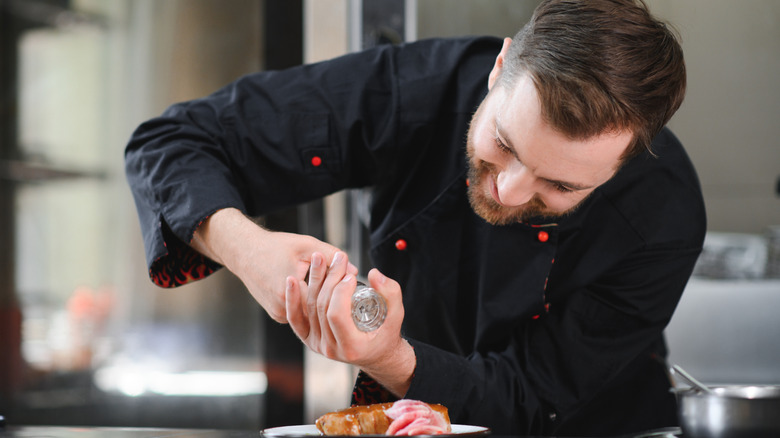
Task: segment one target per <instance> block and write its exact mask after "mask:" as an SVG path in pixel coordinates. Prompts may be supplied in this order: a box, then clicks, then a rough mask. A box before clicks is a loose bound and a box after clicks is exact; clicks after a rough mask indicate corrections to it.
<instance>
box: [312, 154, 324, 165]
mask: <svg viewBox="0 0 780 438" xmlns="http://www.w3.org/2000/svg"><path fill="white" fill-rule="evenodd" d="M320 164H322V158H320V157H316V156H315V157H311V165H312V166H314V167H318V166H319V165H320Z"/></svg>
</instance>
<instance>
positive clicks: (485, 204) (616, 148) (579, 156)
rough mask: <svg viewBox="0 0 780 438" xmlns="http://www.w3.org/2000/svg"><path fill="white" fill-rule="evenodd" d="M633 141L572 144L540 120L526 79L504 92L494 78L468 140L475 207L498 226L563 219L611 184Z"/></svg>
mask: <svg viewBox="0 0 780 438" xmlns="http://www.w3.org/2000/svg"><path fill="white" fill-rule="evenodd" d="M505 47H506V46H505ZM502 53H503V51H502ZM500 57H501V55H499V59H498V60H497V62H496V68H498V69H500V68H501V65H502V62H501V58H500ZM494 72H495V69H494ZM631 139H632V136H631V133H630V132H616V133H611V132H610V133H604V134H600V135H598V136H595V137H592V138H589V139H587V140H572V139H570V138H569V137H567V136H565V135H564V134H562V133H560V132H558V131H556V130H555V129H553V128H552V127H551V126H550V125H549V124H547V123H546V122H545V121H544V120H543V118H542V113H541V105H540V103H539V100H538V97H537V92H536V88H535V86H534V84H533V82H532V80H531V78H530V77H529V76H527V75H526V76H521V77H519V78H518V79H517V81H516V83H515V84H514V86H513V87H507V86H504V85H502V84H498V83H497V82H496V80H495V76H493V75H491V81H490V92H489V93H488V96H487V97H486V98H485V100H484V101H483V102H482V104H481V105H480V106H479V108H478V109H477V112H476V113H475V114H474V117H473V118H472V121H471V126H470V128H469V133H468V142H467V151H468V157H469V168H470V169H469V198H470V200H471V205H472V207H473V208H474V211H475V212H476V213H477V214H479V215H480V216H481V217H482V218H484V219H485V220H487V221H488V222H490V223H492V224H496V225H502V224H509V223H513V222H518V221H523V220H525V219H527V218H530V217H533V216H547V217H558V216H561V215H564V214H566V213H568V212H570V211H572V210H574V209H575V208H576V207H577V206H578V205H580V204H581V203H582V202H583V201H584V200H585V199H586V198H587V197H588V195H590V194H591V193H592V192H593V191H594V190H595V189H596V187H598V186H600V185H602V184H604V183H605V182H607V181H608V180H609V179H610V178H612V176H613V175H614V174H615V172H616V171H617V169H618V167H619V164H620V156H621V154H622V153H623V152H624V151H625V149H626V147H627V146H628V144H629V142H630V141H631Z"/></svg>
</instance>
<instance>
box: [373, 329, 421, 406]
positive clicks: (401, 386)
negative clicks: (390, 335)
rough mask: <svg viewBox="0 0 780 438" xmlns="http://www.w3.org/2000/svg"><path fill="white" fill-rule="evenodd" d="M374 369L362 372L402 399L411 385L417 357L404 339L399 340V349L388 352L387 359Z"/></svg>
mask: <svg viewBox="0 0 780 438" xmlns="http://www.w3.org/2000/svg"><path fill="white" fill-rule="evenodd" d="M380 362H381V363H380V364H378V366H376V367H372V366H369V367H365V368H363V371H365V372H366V374H368V375H370V376H371V377H373V378H374V380H376V381H377V383H379V384H380V385H382V386H384V387H385V388H386V389H387V390H388V391H390V392H391V393H393V395H395V396H396V397H403V396H404V395H405V394H406V392H407V391H408V390H409V387H410V386H411V384H412V377H413V376H414V370H415V368H416V367H417V356H416V354H415V353H414V348H413V347H412V346H411V344H409V342H408V341H407V340H406V339H403V338H401V342H400V343H399V347H398V348H397V349H394V350H393V351H391V352H389V354H388V356H387V358H384V359H383V360H381V361H380Z"/></svg>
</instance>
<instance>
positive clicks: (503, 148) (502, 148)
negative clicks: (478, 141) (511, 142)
mask: <svg viewBox="0 0 780 438" xmlns="http://www.w3.org/2000/svg"><path fill="white" fill-rule="evenodd" d="M494 140H495V141H496V146H497V147H498V149H499V150H500V151H501V152H506V153H508V154H511V153H512V149H509V146H507V145H505V144H504V142H503V141H501V139H500V138H498V137H494Z"/></svg>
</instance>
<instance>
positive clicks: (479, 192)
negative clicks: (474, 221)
mask: <svg viewBox="0 0 780 438" xmlns="http://www.w3.org/2000/svg"><path fill="white" fill-rule="evenodd" d="M469 155H471V154H469ZM491 174H493V175H495V171H494V170H493V166H492V165H490V164H488V163H485V162H484V161H481V160H477V159H474V158H473V157H471V156H469V172H468V175H469V185H468V196H469V203H470V204H471V208H472V209H473V210H474V212H475V213H476V214H477V215H479V217H481V218H482V219H484V220H485V221H487V222H488V223H490V224H492V225H509V224H513V223H520V222H527V221H528V220H529V219H530V218H535V217H546V218H550V219H552V218H556V217H559V216H562V215H564V214H565V212H563V213H558V212H554V211H552V210H550V209H548V208H547V205H546V204H545V203H544V201H542V200H541V199H539V196H538V195H534V196H533V197H532V198H531V199H530V200H529V201H528V202H526V203H525V204H523V205H518V206H516V207H505V206H503V205H501V204H499V203H498V202H496V200H495V199H493V197H492V196H490V195H489V194H488V190H487V189H486V188H485V184H486V183H485V181H486V180H487V178H488V176H489V175H491Z"/></svg>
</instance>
